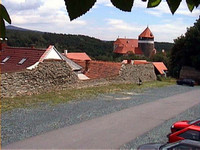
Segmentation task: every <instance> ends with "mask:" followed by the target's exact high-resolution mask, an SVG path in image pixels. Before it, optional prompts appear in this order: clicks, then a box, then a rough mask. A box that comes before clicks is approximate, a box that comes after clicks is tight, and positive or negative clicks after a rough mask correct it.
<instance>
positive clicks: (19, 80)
mask: <svg viewBox="0 0 200 150" xmlns="http://www.w3.org/2000/svg"><path fill="white" fill-rule="evenodd" d="M77 81H78V78H77V75H76V74H75V73H74V72H73V71H72V70H71V68H70V67H69V66H68V65H67V64H66V62H65V61H56V60H49V61H48V60H47V61H45V62H43V63H40V64H39V65H38V67H37V68H35V69H33V70H25V71H22V72H15V73H4V74H1V97H14V96H17V95H31V94H34V93H41V92H44V91H45V92H47V91H51V90H53V89H56V88H60V87H62V88H63V87H68V86H69V85H71V84H74V83H76V82H77Z"/></svg>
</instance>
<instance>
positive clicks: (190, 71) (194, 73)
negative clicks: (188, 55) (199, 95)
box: [180, 66, 200, 83]
mask: <svg viewBox="0 0 200 150" xmlns="http://www.w3.org/2000/svg"><path fill="white" fill-rule="evenodd" d="M180 78H181V79H184V78H190V79H193V80H195V81H196V82H198V83H200V71H199V70H196V69H195V68H192V67H187V66H183V67H182V69H181V71H180Z"/></svg>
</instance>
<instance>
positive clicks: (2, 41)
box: [0, 38, 8, 51]
mask: <svg viewBox="0 0 200 150" xmlns="http://www.w3.org/2000/svg"><path fill="white" fill-rule="evenodd" d="M7 41H8V39H7V38H0V51H2V50H3V48H4V47H7Z"/></svg>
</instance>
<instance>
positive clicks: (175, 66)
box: [171, 18, 200, 77]
mask: <svg viewBox="0 0 200 150" xmlns="http://www.w3.org/2000/svg"><path fill="white" fill-rule="evenodd" d="M199 64H200V18H199V19H198V20H197V21H196V22H195V23H194V26H192V27H190V28H188V29H187V32H186V33H185V35H182V36H180V37H178V38H177V39H175V40H174V47H173V48H172V52H171V68H172V72H171V73H172V75H174V76H177V77H178V75H179V72H180V69H181V67H182V66H191V67H194V68H196V69H198V70H200V65H199Z"/></svg>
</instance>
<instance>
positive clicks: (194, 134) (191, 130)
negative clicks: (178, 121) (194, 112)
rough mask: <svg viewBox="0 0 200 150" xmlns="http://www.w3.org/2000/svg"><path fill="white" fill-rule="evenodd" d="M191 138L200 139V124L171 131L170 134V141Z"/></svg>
mask: <svg viewBox="0 0 200 150" xmlns="http://www.w3.org/2000/svg"><path fill="white" fill-rule="evenodd" d="M184 139H190V140H195V141H200V126H196V125H190V126H188V127H186V128H184V129H182V130H179V131H177V132H174V133H171V134H170V135H168V140H169V143H172V142H176V141H180V140H184Z"/></svg>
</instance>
